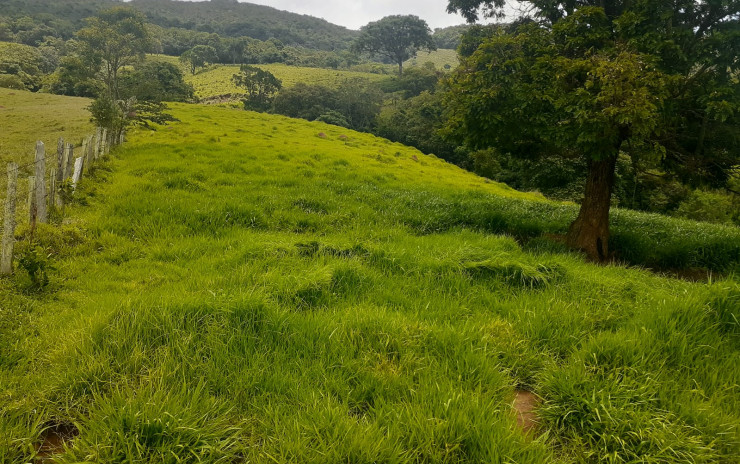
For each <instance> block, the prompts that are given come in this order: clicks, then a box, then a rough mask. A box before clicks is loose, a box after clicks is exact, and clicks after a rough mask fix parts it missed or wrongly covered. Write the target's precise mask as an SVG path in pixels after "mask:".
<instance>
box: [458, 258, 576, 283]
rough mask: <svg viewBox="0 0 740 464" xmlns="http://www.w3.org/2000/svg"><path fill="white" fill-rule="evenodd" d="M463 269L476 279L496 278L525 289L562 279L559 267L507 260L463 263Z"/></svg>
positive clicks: (561, 271)
mask: <svg viewBox="0 0 740 464" xmlns="http://www.w3.org/2000/svg"><path fill="white" fill-rule="evenodd" d="M463 269H464V270H465V272H467V273H468V274H470V275H471V276H472V277H474V278H479V279H481V278H482V279H485V278H496V279H500V280H502V281H503V282H504V283H506V284H507V285H511V286H514V287H524V288H541V287H544V286H546V285H548V284H549V283H551V282H553V281H554V280H556V279H558V278H560V277H562V273H563V270H562V269H561V268H560V267H559V266H548V265H547V264H542V263H540V264H535V265H531V264H527V263H523V262H519V261H511V260H507V259H487V260H484V261H475V262H466V263H463Z"/></svg>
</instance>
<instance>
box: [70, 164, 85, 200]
mask: <svg viewBox="0 0 740 464" xmlns="http://www.w3.org/2000/svg"><path fill="white" fill-rule="evenodd" d="M84 163H85V158H83V157H82V156H78V157H77V159H75V170H74V174H72V191H73V192H74V191H75V190H77V183H78V182H79V181H80V179H82V168H83V167H84V166H83V165H84Z"/></svg>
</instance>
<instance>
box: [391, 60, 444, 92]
mask: <svg viewBox="0 0 740 464" xmlns="http://www.w3.org/2000/svg"><path fill="white" fill-rule="evenodd" d="M441 77H442V73H440V72H438V71H437V70H435V69H434V68H433V67H431V68H427V67H425V68H419V67H417V68H411V69H407V70H406V72H405V73H404V74H403V76H392V77H389V78H388V79H386V80H384V81H382V82H381V84H380V88H381V89H382V90H383V91H384V92H385V93H396V92H398V93H400V94H401V95H402V96H403V98H411V97H415V96H417V95H419V94H421V93H422V92H424V91H426V92H434V91H435V89H436V88H437V82H439V79H440V78H441Z"/></svg>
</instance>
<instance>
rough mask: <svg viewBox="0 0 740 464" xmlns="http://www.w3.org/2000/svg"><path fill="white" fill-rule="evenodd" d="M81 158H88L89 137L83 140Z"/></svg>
mask: <svg viewBox="0 0 740 464" xmlns="http://www.w3.org/2000/svg"><path fill="white" fill-rule="evenodd" d="M81 156H82V158H86V157H87V137H85V138H84V139H82V153H81Z"/></svg>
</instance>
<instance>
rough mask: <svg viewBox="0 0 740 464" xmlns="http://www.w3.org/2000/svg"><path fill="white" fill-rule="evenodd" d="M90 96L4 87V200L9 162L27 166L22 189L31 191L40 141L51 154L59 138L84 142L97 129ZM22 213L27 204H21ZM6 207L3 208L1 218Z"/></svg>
mask: <svg viewBox="0 0 740 464" xmlns="http://www.w3.org/2000/svg"><path fill="white" fill-rule="evenodd" d="M89 104H90V100H89V99H87V98H74V97H62V96H59V95H50V94H41V93H31V92H25V91H19V90H9V89H2V88H0V173H2V174H1V178H2V180H1V181H0V200H4V199H5V196H6V193H5V179H6V176H5V172H6V164H7V163H8V162H10V161H14V162H16V163H18V164H19V165H20V166H23V168H22V169H21V170H20V172H19V175H18V177H19V179H18V191H19V192H26V191H27V183H28V181H27V178H28V176H31V175H33V172H34V166H33V165H30V166H29V165H28V164H29V163H33V160H34V156H35V150H36V148H35V147H36V141H37V140H41V141H42V142H44V144H45V146H46V151H47V155H48V154H51V153H54V152H56V149H57V140H58V139H59V137H63V138H64V139H65V140H66V141H67V142H68V143H74V144H75V145H80V144H81V143H82V138H83V137H85V136H86V135H89V134H92V133H93V132H94V126H93V124H92V123H91V122H90V113H89V112H88V111H87V110H86V109H85V108H86V107H87V106H88V105H89ZM18 209H19V213H20V212H21V210H23V211H25V204H24V202H21V204H20V205H19V206H18ZM4 214H5V213H4V211H3V210H2V208H0V218H2V217H3V215H4Z"/></svg>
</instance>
